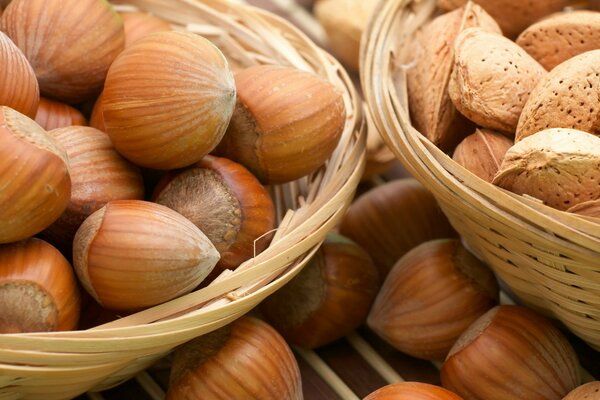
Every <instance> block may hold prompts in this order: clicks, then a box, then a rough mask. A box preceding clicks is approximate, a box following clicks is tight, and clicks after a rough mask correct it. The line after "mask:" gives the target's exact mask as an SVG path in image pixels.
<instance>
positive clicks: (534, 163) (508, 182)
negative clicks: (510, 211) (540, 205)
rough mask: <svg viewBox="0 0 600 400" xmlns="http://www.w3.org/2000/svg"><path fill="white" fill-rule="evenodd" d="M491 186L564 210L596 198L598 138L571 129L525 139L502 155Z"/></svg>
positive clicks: (599, 187)
mask: <svg viewBox="0 0 600 400" xmlns="http://www.w3.org/2000/svg"><path fill="white" fill-rule="evenodd" d="M493 183H494V184H495V185H498V186H501V187H503V188H505V189H507V190H510V191H512V192H514V193H517V194H527V195H529V196H532V197H535V198H537V199H540V200H542V201H543V202H544V203H545V204H547V205H549V206H550V207H554V208H557V209H559V210H566V209H568V208H571V207H573V206H574V205H576V204H579V203H582V202H585V201H590V200H596V199H599V198H600V138H598V137H596V136H594V135H590V134H589V133H586V132H581V131H577V130H574V129H560V128H555V129H547V130H544V131H541V132H538V133H536V134H534V135H531V136H528V137H527V138H525V139H523V140H522V141H520V142H518V143H516V144H515V145H514V146H513V147H511V148H510V149H509V150H508V151H507V152H506V155H505V158H504V161H503V162H502V165H501V167H500V171H498V174H497V175H496V176H495V177H494V180H493Z"/></svg>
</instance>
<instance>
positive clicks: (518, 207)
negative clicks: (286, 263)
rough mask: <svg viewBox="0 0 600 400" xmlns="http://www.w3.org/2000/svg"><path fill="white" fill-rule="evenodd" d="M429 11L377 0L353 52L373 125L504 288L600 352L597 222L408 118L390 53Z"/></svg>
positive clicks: (422, 1) (401, 72) (428, 1)
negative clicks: (439, 143) (496, 172)
mask: <svg viewBox="0 0 600 400" xmlns="http://www.w3.org/2000/svg"><path fill="white" fill-rule="evenodd" d="M435 12H436V8H435V0H388V1H380V3H379V6H378V9H377V10H376V12H375V13H374V17H373V19H372V20H371V22H370V25H369V28H368V29H367V32H366V34H365V36H364V37H363V42H362V49H361V63H362V65H361V82H362V85H363V90H364V92H365V96H366V99H367V102H368V104H369V108H370V112H371V115H372V117H373V120H374V123H375V125H376V126H377V129H378V130H379V132H380V133H381V134H382V136H383V138H384V140H385V141H386V143H387V144H388V146H389V147H390V148H391V149H392V151H393V152H394V153H395V154H396V157H397V158H398V159H399V160H400V161H401V162H402V164H404V166H405V167H406V168H407V169H408V170H409V171H410V172H411V174H413V176H414V177H415V178H417V179H418V180H419V181H420V182H421V183H422V184H423V185H425V186H426V187H427V188H429V189H430V190H431V191H432V192H433V194H434V195H435V197H436V198H437V199H438V201H439V202H440V205H441V207H442V209H443V211H444V212H445V213H446V215H447V216H448V218H449V219H450V222H451V223H452V225H453V226H454V227H455V229H456V230H457V231H458V232H459V233H460V234H461V235H462V236H463V237H464V238H465V240H466V242H467V243H468V245H469V247H470V248H471V249H472V250H473V251H474V252H475V253H476V254H478V255H479V256H480V257H481V258H483V259H484V260H485V261H486V262H487V263H488V265H490V266H491V267H492V268H493V269H494V271H495V272H496V273H497V274H498V276H499V277H500V278H501V279H502V280H503V281H505V282H506V283H507V284H508V285H509V286H510V288H511V289H512V291H513V292H514V293H515V294H516V295H517V296H518V297H519V298H520V299H521V300H522V301H523V302H524V303H526V304H527V305H529V306H530V307H532V308H535V309H537V310H539V311H542V312H544V313H546V314H548V315H551V316H554V317H556V318H557V319H559V320H560V321H561V322H563V323H564V324H565V325H566V326H567V327H568V328H569V329H570V330H571V331H573V332H574V333H575V334H577V335H578V336H580V337H581V338H582V339H583V340H585V341H586V342H588V343H589V344H590V345H592V346H593V347H595V348H596V349H600V224H598V223H595V222H593V220H591V219H587V218H585V217H580V216H576V215H573V214H568V213H566V212H561V211H558V210H554V209H552V208H550V207H547V206H544V205H543V204H541V203H540V202H539V201H537V200H535V199H530V198H526V197H521V196H517V195H515V194H513V193H509V192H507V191H505V190H503V189H500V188H498V187H496V186H493V185H492V184H489V183H487V182H484V181H483V180H481V179H479V178H478V177H476V176H475V175H473V174H471V173H470V172H469V171H467V170H465V169H464V168H462V167H461V166H459V165H458V164H456V163H455V162H454V161H453V160H452V159H451V158H450V157H449V156H448V155H446V154H445V153H443V152H442V151H440V150H439V149H438V148H437V147H436V146H434V145H433V144H432V143H431V142H430V141H429V140H427V139H426V138H425V137H424V136H423V135H422V134H421V133H419V132H418V131H417V130H416V129H415V128H414V127H413V126H412V125H411V121H410V116H409V111H408V101H407V97H408V95H407V87H406V70H407V68H410V67H411V66H410V64H408V65H403V64H401V63H399V62H398V61H397V60H398V59H399V58H400V57H399V54H400V52H402V50H403V49H405V48H406V46H405V44H406V43H407V42H408V40H410V38H411V36H412V34H413V33H414V32H415V31H416V30H417V29H418V28H419V27H421V26H423V25H424V24H425V23H426V22H427V21H428V20H430V19H431V17H432V15H433V14H434V13H435Z"/></svg>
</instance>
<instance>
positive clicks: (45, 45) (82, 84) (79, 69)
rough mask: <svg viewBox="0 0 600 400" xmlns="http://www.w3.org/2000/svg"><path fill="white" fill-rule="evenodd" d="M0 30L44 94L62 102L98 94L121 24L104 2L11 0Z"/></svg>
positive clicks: (117, 47)
mask: <svg viewBox="0 0 600 400" xmlns="http://www.w3.org/2000/svg"><path fill="white" fill-rule="evenodd" d="M0 28H1V29H2V31H4V32H6V34H7V35H8V36H9V37H10V38H11V39H12V40H13V41H14V42H15V44H16V45H17V46H18V47H19V48H20V49H21V50H22V51H23V53H24V54H25V56H26V57H27V59H28V60H29V62H30V63H31V66H32V67H33V70H34V71H35V74H36V76H37V79H38V82H39V85H40V91H41V93H42V94H43V95H44V96H47V97H51V98H57V99H59V100H62V101H64V102H67V103H75V102H80V101H83V100H86V99H88V98H90V97H92V96H94V95H95V94H97V93H99V92H100V89H101V88H102V84H103V83H104V79H105V77H106V72H107V71H108V67H109V66H110V64H111V63H112V62H113V60H114V59H115V57H116V56H117V54H119V53H120V52H121V51H122V50H123V45H124V41H125V35H124V32H123V21H122V20H121V17H119V15H118V14H117V13H116V12H115V11H114V10H113V8H112V6H111V5H110V4H109V3H108V2H107V1H104V0H13V1H11V2H10V4H9V5H8V7H6V9H5V10H4V14H2V20H1V24H0Z"/></svg>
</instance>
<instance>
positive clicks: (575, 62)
mask: <svg viewBox="0 0 600 400" xmlns="http://www.w3.org/2000/svg"><path fill="white" fill-rule="evenodd" d="M599 89H600V50H592V51H588V52H586V53H583V54H580V55H578V56H575V57H573V58H570V59H568V60H567V61H565V62H563V63H562V64H559V65H557V66H556V67H554V69H553V70H552V71H550V72H549V73H548V74H546V76H544V77H543V78H542V79H541V80H540V82H539V83H538V85H537V86H536V87H535V88H534V89H533V91H532V92H531V96H529V100H528V101H527V103H526V104H525V107H524V108H523V112H522V113H521V117H520V118H519V124H518V126H517V133H516V136H515V141H517V142H518V141H519V140H521V139H523V138H524V137H526V136H529V135H532V134H534V133H536V132H539V131H541V130H544V129H548V128H572V129H578V130H581V131H585V132H589V133H593V134H600V123H599V122H600V121H599V118H600V115H599V114H600V104H599V103H600V98H599V97H598V90H599Z"/></svg>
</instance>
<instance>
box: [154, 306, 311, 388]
mask: <svg viewBox="0 0 600 400" xmlns="http://www.w3.org/2000/svg"><path fill="white" fill-rule="evenodd" d="M240 377H243V379H240ZM199 398H201V399H207V400H208V399H261V400H302V398H303V396H302V383H301V381H300V371H299V368H298V364H297V362H296V359H295V358H294V355H293V354H292V351H291V350H290V348H289V347H288V345H287V344H286V343H285V341H284V340H283V338H282V337H281V336H279V334H278V333H277V332H276V331H275V330H274V329H273V328H271V327H270V326H269V325H267V324H266V323H264V322H262V321H260V320H258V319H256V318H253V317H247V316H244V317H242V318H240V319H238V320H236V321H235V322H233V323H232V324H231V325H228V326H225V327H223V328H221V329H218V330H216V331H214V332H210V333H208V334H205V335H203V336H200V337H198V338H196V339H194V340H192V341H191V342H188V343H186V344H185V345H183V346H182V347H180V348H179V349H178V350H177V351H176V352H175V355H174V358H173V367H172V369H171V377H170V383H169V391H168V392H167V396H166V400H196V399H199Z"/></svg>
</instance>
